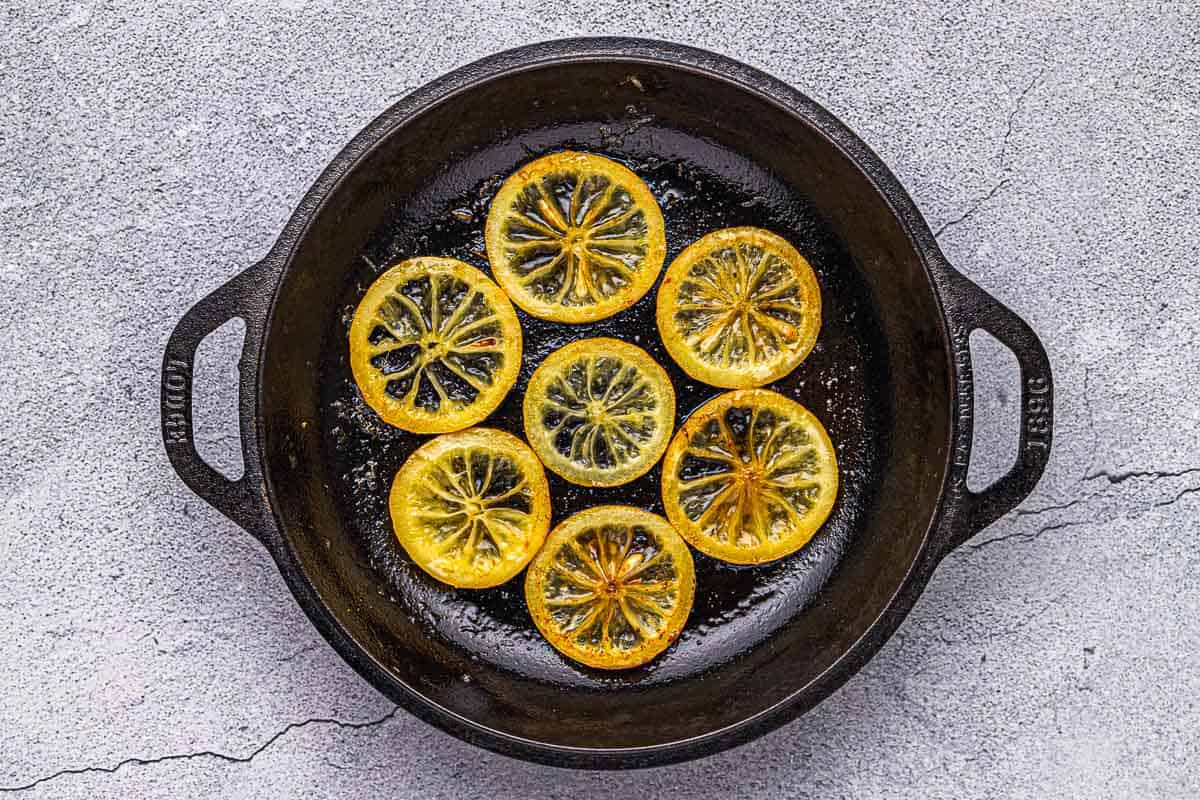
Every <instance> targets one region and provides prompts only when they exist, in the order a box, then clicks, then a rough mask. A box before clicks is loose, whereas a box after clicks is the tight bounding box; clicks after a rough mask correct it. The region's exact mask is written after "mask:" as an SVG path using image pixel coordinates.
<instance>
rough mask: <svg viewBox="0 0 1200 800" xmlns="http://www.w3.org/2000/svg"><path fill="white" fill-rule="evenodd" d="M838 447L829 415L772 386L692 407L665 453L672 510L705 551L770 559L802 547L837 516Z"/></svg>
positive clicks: (735, 558)
mask: <svg viewBox="0 0 1200 800" xmlns="http://www.w3.org/2000/svg"><path fill="white" fill-rule="evenodd" d="M837 489H838V467H837V457H836V454H835V453H834V450H833V444H832V443H831V442H830V441H829V435H828V434H827V433H826V432H825V428H824V427H823V426H822V425H821V423H820V421H819V420H818V419H817V418H816V417H814V416H813V415H812V413H810V412H809V411H808V409H806V408H805V407H804V406H802V405H800V404H799V403H797V402H795V401H794V400H789V399H788V398H786V397H784V396H783V395H781V394H778V393H776V392H772V391H770V390H768V389H742V390H739V391H736V392H727V393H726V394H723V395H720V396H719V397H716V398H714V399H712V400H710V401H708V402H707V403H705V404H704V405H702V406H700V408H698V409H696V411H695V412H693V413H692V415H691V417H689V418H688V421H687V422H686V423H684V425H683V427H682V428H680V429H679V433H677V434H676V435H675V438H674V439H672V440H671V445H670V447H668V448H667V454H666V456H665V457H664V459H663V480H662V495H663V505H664V507H665V508H666V511H667V518H668V519H670V520H671V524H672V525H674V526H675V529H676V530H678V531H679V533H680V534H682V535H683V538H685V539H687V540H688V542H689V543H690V544H691V545H692V546H693V547H695V548H696V549H697V550H699V551H701V552H702V553H707V554H708V555H710V556H712V557H713V558H719V559H721V560H723V561H729V562H731V563H734V564H761V563H764V562H767V561H774V560H775V559H777V558H782V557H783V556H786V555H788V554H790V553H794V552H795V551H797V550H799V549H800V548H801V547H803V546H804V545H805V544H807V543H808V541H809V540H810V539H812V537H813V534H815V533H816V532H817V529H818V528H820V527H821V525H822V524H823V523H824V522H825V520H826V518H828V517H829V512H830V510H832V508H833V502H834V499H835V498H836V497H837Z"/></svg>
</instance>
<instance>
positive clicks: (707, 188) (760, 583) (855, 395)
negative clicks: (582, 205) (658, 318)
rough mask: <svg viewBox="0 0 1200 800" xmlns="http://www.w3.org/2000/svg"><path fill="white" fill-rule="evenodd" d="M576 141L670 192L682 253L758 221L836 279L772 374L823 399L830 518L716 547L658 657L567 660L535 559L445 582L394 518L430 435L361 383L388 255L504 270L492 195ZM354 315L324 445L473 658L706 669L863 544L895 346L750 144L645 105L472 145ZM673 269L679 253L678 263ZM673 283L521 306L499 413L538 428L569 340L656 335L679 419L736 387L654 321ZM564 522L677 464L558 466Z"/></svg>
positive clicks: (815, 404)
mask: <svg viewBox="0 0 1200 800" xmlns="http://www.w3.org/2000/svg"><path fill="white" fill-rule="evenodd" d="M561 149H577V150H584V151H588V152H593V153H598V154H600V155H605V156H607V157H609V158H613V159H615V160H618V161H620V162H622V163H624V164H625V165H626V166H628V167H630V168H631V169H633V170H634V172H636V173H637V174H638V175H639V176H641V178H642V179H643V180H645V181H646V183H647V184H648V185H649V186H650V188H651V190H652V191H653V192H654V195H655V197H656V198H657V199H658V202H659V204H660V206H661V207H662V211H663V217H664V219H665V222H666V232H667V262H666V263H667V264H669V263H670V261H671V259H673V258H674V257H675V256H676V255H677V254H678V253H679V252H680V250H682V249H683V248H684V247H685V246H687V245H688V244H690V243H691V242H693V241H695V240H696V239H698V238H700V237H701V236H702V235H704V234H705V233H708V232H711V231H713V230H716V229H718V228H723V227H730V226H738V225H754V226H759V227H763V228H767V229H769V230H771V231H774V232H775V233H778V234H780V235H781V236H783V237H784V238H786V239H787V240H788V241H790V242H791V243H792V244H793V245H794V246H795V247H796V248H797V249H798V250H799V251H800V252H801V253H802V254H803V255H804V256H805V257H806V258H807V259H808V261H809V262H810V263H811V264H812V266H813V268H814V270H815V271H816V273H817V278H818V281H819V283H820V286H821V297H822V306H823V309H822V316H823V323H822V328H821V332H820V335H819V337H818V339H817V344H816V347H815V348H814V349H813V351H812V353H811V354H810V355H809V356H808V358H807V359H806V360H805V361H804V363H802V364H801V365H800V366H799V367H797V368H796V369H795V370H794V371H793V372H792V373H791V374H789V375H788V376H786V377H785V378H783V379H781V380H779V381H776V382H775V383H773V384H771V385H770V387H769V388H773V389H775V390H776V391H779V392H781V393H782V394H784V395H786V396H788V397H792V398H794V399H795V400H797V401H799V402H800V403H802V404H803V405H805V406H806V407H808V408H809V409H810V410H812V411H813V412H814V413H815V414H816V415H817V417H818V418H820V420H821V421H822V423H823V424H824V425H825V427H826V429H827V430H828V432H829V435H830V438H831V439H832V440H833V442H834V445H835V447H836V448H837V454H838V462H839V468H840V474H841V486H840V489H839V496H838V501H837V504H836V505H835V507H834V510H833V513H832V514H831V516H830V518H829V520H828V521H827V522H826V524H825V525H824V527H823V528H822V529H821V530H820V531H819V532H818V533H817V535H816V536H815V537H814V538H813V540H812V541H811V542H810V543H809V544H808V545H807V546H805V547H804V548H803V549H802V550H801V551H799V552H798V553H795V554H793V555H792V556H790V557H787V558H784V559H781V560H780V561H778V562H775V563H772V564H768V565H763V566H759V567H749V568H737V567H732V566H729V565H726V564H724V563H721V562H718V561H715V560H714V559H711V558H709V557H707V556H704V555H702V554H700V553H694V555H695V560H696V579H697V591H696V601H695V606H694V608H693V611H692V615H691V617H690V619H689V620H688V624H687V627H686V628H685V630H684V632H683V634H682V636H681V637H680V639H679V640H678V641H677V642H676V643H675V644H674V645H673V646H672V647H671V648H669V649H668V650H667V651H666V652H665V653H664V654H663V655H662V656H660V657H659V658H658V659H656V660H655V661H654V662H652V663H650V664H648V665H646V666H644V667H640V668H637V669H633V670H627V671H623V672H611V673H610V672H601V671H597V670H591V669H588V668H586V667H582V666H580V665H578V664H575V663H573V662H570V661H568V660H567V659H565V658H564V657H562V656H561V655H559V654H558V653H557V652H556V651H554V650H553V649H552V648H551V647H550V646H549V644H547V643H545V642H543V641H542V640H541V637H540V635H539V634H538V633H537V631H536V629H535V628H534V626H533V623H532V621H531V619H530V618H529V614H528V612H527V611H526V609H525V604H524V598H523V580H524V573H522V574H521V575H518V576H517V577H516V578H515V579H513V580H512V581H510V582H509V583H507V584H505V585H504V586H502V587H499V588H497V589H490V590H484V591H469V590H458V589H453V588H451V587H448V586H444V585H442V584H439V583H437V582H436V581H434V580H433V579H432V578H429V577H428V576H426V575H425V573H424V572H422V571H421V570H420V569H419V568H418V567H416V566H415V565H413V564H412V563H411V562H410V561H409V559H408V557H407V556H406V555H405V553H404V552H403V550H402V549H401V547H400V546H399V544H398V543H397V541H396V539H395V536H394V534H393V532H392V526H391V520H390V516H389V513H388V505H387V503H388V490H389V488H390V486H391V481H392V478H393V476H394V475H395V473H396V471H397V470H398V469H399V468H400V466H401V465H402V464H403V463H404V460H405V459H406V458H407V457H408V455H409V454H410V453H411V452H412V451H413V450H415V449H416V448H417V447H418V446H420V445H421V444H422V443H423V442H424V441H426V440H427V439H428V438H429V437H426V436H416V435H413V434H408V433H405V432H404V431H400V430H397V429H395V428H391V427H389V426H388V425H386V424H384V423H383V422H382V421H380V420H379V418H378V417H377V416H376V415H375V413H374V412H373V411H372V410H371V409H370V408H369V407H367V406H366V404H365V403H364V402H363V401H362V399H361V397H360V396H359V394H358V391H357V389H356V387H355V385H354V381H353V378H352V377H351V374H350V369H349V366H348V362H347V355H348V345H347V333H348V330H349V325H350V320H351V318H352V316H353V312H354V309H355V307H356V306H357V304H358V301H359V300H360V299H361V297H362V295H363V293H364V292H365V291H366V288H367V287H368V286H369V285H370V283H371V282H372V281H373V280H374V278H375V277H376V276H377V275H378V274H379V273H380V272H381V271H382V270H384V269H386V268H387V267H388V266H390V265H392V264H394V263H396V262H397V261H400V260H403V259H405V258H411V257H414V256H419V255H436V256H450V257H454V258H459V259H461V260H463V261H466V262H467V263H469V264H472V265H474V266H476V267H478V268H479V269H481V270H483V271H484V272H485V273H487V274H489V275H490V274H491V273H490V270H489V269H488V264H487V256H486V253H485V249H484V242H483V228H484V220H485V219H486V215H487V210H488V205H489V202H490V200H491V197H492V195H493V194H494V193H495V191H496V189H497V188H498V187H499V185H500V183H501V182H502V181H503V180H504V179H505V178H506V177H507V176H508V175H509V174H511V172H512V171H513V170H515V169H516V168H517V167H519V166H520V165H521V164H523V163H526V162H528V161H530V160H532V159H533V158H536V157H537V156H540V155H544V154H546V153H549V152H553V151H555V150H561ZM354 259H355V261H354V264H353V265H352V266H351V267H350V269H349V270H348V272H349V274H350V275H351V278H350V280H349V281H348V282H347V284H346V286H345V290H344V294H343V295H342V297H340V298H338V300H337V302H338V307H339V309H341V312H342V313H341V314H339V315H338V317H337V323H336V325H335V326H334V329H333V330H330V331H328V333H327V335H326V341H325V346H324V351H323V354H322V362H321V363H322V365H321V377H322V392H323V398H322V400H323V408H325V409H327V411H326V413H325V414H324V415H323V418H322V425H323V430H322V435H323V446H324V450H325V458H326V459H327V460H328V462H329V463H330V464H331V465H333V468H332V470H331V473H332V474H334V475H336V476H338V483H337V485H336V486H335V487H333V488H334V490H335V495H336V497H337V501H338V503H339V507H340V509H339V510H340V512H341V513H342V515H343V516H344V517H345V519H346V521H347V524H348V525H349V526H351V528H352V530H353V531H354V532H355V534H356V535H357V536H359V537H361V540H362V541H363V542H365V543H366V550H367V552H369V554H370V558H371V565H370V566H371V568H372V569H373V570H374V571H375V572H376V573H377V574H379V575H380V576H382V579H383V581H384V582H385V584H386V586H387V587H388V588H387V591H388V592H389V596H390V597H393V598H394V599H395V605H396V609H397V613H403V614H408V615H410V616H411V617H412V618H414V619H416V620H419V621H420V622H421V623H422V624H423V625H425V626H426V627H427V630H428V634H429V635H430V636H437V637H444V638H445V639H447V640H449V641H451V642H453V643H454V644H455V645H456V646H457V647H460V648H461V649H462V650H463V651H464V652H465V653H466V654H467V656H468V657H469V658H470V659H472V660H487V661H489V662H491V663H493V664H494V665H495V666H497V667H498V668H500V669H504V670H509V671H512V672H515V673H519V674H521V675H524V676H527V677H532V678H535V679H539V680H544V681H549V682H559V683H566V684H570V685H574V686H584V687H587V686H592V687H595V688H597V689H600V688H604V687H612V686H613V685H624V684H629V685H645V684H646V683H648V682H649V683H655V682H662V681H674V680H679V679H682V678H686V677H690V676H695V675H698V674H701V673H703V672H705V671H707V670H709V669H711V668H712V667H714V666H716V665H718V664H720V663H723V662H725V661H727V660H729V659H731V658H733V657H735V656H736V655H737V654H738V653H740V652H742V651H744V650H746V649H748V648H753V647H757V646H760V645H762V644H763V643H764V642H765V641H767V640H768V639H769V638H770V637H771V636H772V635H773V634H774V633H775V632H776V631H777V630H778V629H779V628H781V627H782V626H786V625H788V624H789V622H790V621H791V620H793V619H794V618H796V617H797V615H800V614H803V613H804V609H805V608H806V607H807V606H808V605H810V604H811V603H813V602H819V601H820V589H821V586H822V585H823V584H824V583H825V581H826V580H827V579H828V578H829V576H830V575H831V574H832V572H833V570H835V569H836V568H837V564H838V562H839V560H840V559H841V557H842V555H843V553H844V552H845V550H846V549H847V547H849V546H852V542H853V536H854V531H855V530H856V529H857V527H858V525H859V523H860V520H861V518H862V516H863V513H864V511H865V509H867V508H869V507H870V505H871V504H872V502H873V501H874V498H873V497H872V496H871V491H872V488H871V487H873V486H875V485H877V481H876V476H877V472H878V470H879V468H880V461H881V456H882V454H883V453H884V452H885V448H886V447H887V443H886V442H885V441H881V440H880V438H879V435H878V431H879V430H881V427H882V426H881V425H879V424H878V420H879V418H880V416H881V415H882V414H883V413H884V411H885V409H886V405H885V404H886V403H887V390H886V387H887V363H886V353H885V350H884V346H883V340H882V336H881V334H880V332H879V328H878V325H877V322H876V314H875V311H874V308H873V305H872V302H871V299H870V297H869V295H868V293H867V291H866V289H865V287H864V285H863V283H862V282H861V280H860V278H859V276H858V273H857V271H856V269H855V267H854V265H853V264H852V263H851V262H850V260H849V258H848V257H847V256H846V254H845V252H844V250H843V248H842V247H841V246H840V244H839V243H838V242H837V241H836V239H835V238H834V237H833V236H832V235H831V234H830V232H829V230H828V228H827V227H826V225H825V224H824V223H823V221H822V220H821V219H820V218H819V217H818V216H817V215H816V213H815V212H814V211H813V209H812V207H811V206H810V205H809V204H808V203H806V202H805V201H804V199H803V198H802V197H799V196H798V195H797V194H796V193H795V192H794V191H793V190H792V189H791V188H790V187H788V186H787V185H785V184H783V183H782V182H780V181H779V180H777V179H776V178H775V177H774V176H772V175H771V174H769V173H767V172H766V171H764V170H762V169H760V168H759V167H757V166H756V165H755V164H754V163H752V162H750V161H748V160H747V159H745V158H744V157H742V156H740V155H739V154H737V153H735V152H732V151H730V150H728V149H724V148H722V147H720V146H718V145H716V144H714V143H712V142H710V141H708V140H705V139H702V138H699V137H696V136H693V135H690V134H687V133H682V132H679V131H677V130H673V129H669V128H663V127H658V126H656V125H655V124H654V122H653V120H651V119H648V118H645V117H637V118H636V119H634V120H633V121H632V123H631V124H628V125H626V126H625V127H620V126H617V127H615V128H614V127H613V126H597V125H585V124H579V125H574V126H562V127H554V128H545V129H538V130H533V131H526V132H524V133H522V134H521V135H519V136H517V135H511V136H506V137H503V138H502V139H501V140H500V141H498V142H497V143H496V144H495V145H494V146H492V147H488V148H484V149H483V150H481V151H478V152H475V153H472V154H469V155H467V156H465V157H464V158H462V159H461V160H459V161H457V162H456V163H455V164H454V165H453V166H451V167H448V168H447V169H446V170H445V171H444V172H443V173H442V174H441V175H440V176H439V177H438V178H437V179H436V180H434V181H432V182H431V183H430V184H428V185H427V186H426V187H425V188H424V189H423V190H422V191H421V192H420V193H418V194H417V195H413V196H410V197H406V198H399V199H398V200H397V203H396V205H395V206H394V208H393V210H392V213H391V214H390V216H389V218H388V221H387V222H386V223H385V224H384V225H383V226H381V227H380V228H379V229H378V230H377V231H376V233H375V235H374V236H373V238H372V240H371V241H370V243H369V244H368V246H367V248H366V249H365V250H364V252H362V253H359V254H356V255H355V256H354ZM664 271H665V264H664ZM656 293H657V285H656V286H655V288H654V289H651V291H650V292H648V293H647V294H646V296H645V297H643V298H642V299H641V301H639V302H638V303H637V304H635V305H634V306H632V307H631V308H629V309H626V310H625V311H622V312H621V313H619V314H616V315H615V316H613V317H610V318H608V319H605V320H601V321H598V322H594V323H587V324H583V325H563V324H559V323H552V322H547V321H544V320H540V319H537V318H534V317H531V316H529V315H528V314H526V313H524V312H523V311H521V310H520V309H517V314H518V316H519V317H520V321H521V325H522V328H523V331H524V339H525V351H524V355H523V359H522V366H521V372H520V375H519V377H518V379H517V383H516V386H515V387H514V388H513V390H512V391H511V392H510V393H509V395H508V397H507V398H506V399H505V401H504V403H503V404H502V405H501V406H500V408H499V409H497V411H496V412H495V413H494V414H492V415H491V416H490V417H489V418H488V419H487V420H486V421H485V422H483V423H482V424H483V425H487V426H490V427H495V428H500V429H503V430H507V431H509V432H511V433H513V434H515V435H517V436H519V437H521V438H522V439H523V438H524V430H523V426H522V421H521V419H522V418H521V403H522V400H523V394H522V387H523V386H525V385H526V384H527V383H528V381H529V378H530V376H531V375H532V373H533V370H534V369H535V368H536V367H537V365H538V364H540V363H541V362H542V361H543V360H544V359H545V357H546V356H547V355H549V354H550V353H551V352H553V351H554V350H556V349H557V348H559V347H561V346H562V345H564V344H567V343H568V342H571V341H575V340H577V339H583V338H590V337H595V336H609V337H613V338H617V339H623V340H625V341H628V342H631V343H633V344H636V345H638V346H640V347H642V348H643V349H645V350H646V351H647V352H648V353H649V354H650V355H651V356H652V357H653V358H654V359H655V360H656V361H658V363H660V364H661V365H662V366H663V367H664V368H665V369H666V370H667V373H668V374H669V376H670V378H671V380H672V382H673V384H674V387H675V392H676V396H677V408H678V411H677V419H676V424H677V425H678V424H680V423H682V421H683V420H684V419H685V418H686V417H687V415H688V414H689V413H691V411H693V410H694V409H695V408H696V407H698V406H699V405H701V404H702V403H704V402H705V401H707V400H709V399H711V398H712V397H715V396H716V395H718V394H720V393H721V392H722V391H723V390H721V389H717V388H714V387H711V386H707V385H705V384H701V383H698V382H696V381H694V380H692V379H691V378H689V377H688V376H687V375H686V374H685V373H683V372H682V371H681V370H680V369H679V368H678V367H677V366H676V365H675V363H674V361H672V360H671V358H670V356H668V355H667V353H666V351H665V349H664V348H663V346H662V344H661V342H660V341H659V338H658V332H657V328H656V326H655V322H654V307H655V296H656ZM547 477H548V479H549V481H550V491H551V496H552V504H553V510H554V520H553V522H554V524H557V523H558V522H561V521H562V520H563V519H565V518H566V517H568V516H570V515H571V514H573V513H575V512H578V511H581V510H583V509H585V508H590V507H592V506H596V505H604V504H610V503H619V504H627V505H632V506H636V507H639V508H644V509H647V510H650V511H653V512H655V513H658V514H662V513H663V508H662V499H661V495H660V478H661V473H660V468H659V467H658V466H656V467H654V468H653V469H652V470H650V471H649V472H648V473H647V474H646V475H644V476H642V477H641V478H639V479H637V480H635V481H633V482H632V483H629V484H626V485H624V486H618V487H613V488H586V487H581V486H576V485H574V484H571V483H568V482H566V481H564V480H563V479H561V478H559V477H558V476H557V475H555V474H553V473H551V472H547Z"/></svg>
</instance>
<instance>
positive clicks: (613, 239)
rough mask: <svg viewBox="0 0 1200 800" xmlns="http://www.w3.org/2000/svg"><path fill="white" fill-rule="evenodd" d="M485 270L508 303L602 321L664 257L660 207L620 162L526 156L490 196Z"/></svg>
mask: <svg viewBox="0 0 1200 800" xmlns="http://www.w3.org/2000/svg"><path fill="white" fill-rule="evenodd" d="M485 240H486V243H487V253H488V260H489V261H490V262H491V265H492V274H494V275H495V276H496V280H497V281H499V282H500V285H501V286H503V287H504V291H506V292H508V296H509V297H511V298H512V301H513V302H514V303H516V304H517V305H518V306H520V307H521V308H523V309H525V310H526V311H528V312H529V313H530V314H532V315H534V316H535V317H541V318H542V319H548V320H554V321H556V322H590V321H592V320H597V319H603V318H604V317H608V316H611V315H613V314H615V313H617V312H618V311H620V310H622V309H625V308H628V307H629V306H631V305H633V304H634V303H636V302H637V301H638V300H639V299H640V298H641V297H642V295H644V294H645V293H646V292H647V291H649V290H650V287H651V286H653V285H654V281H655V280H656V279H657V278H658V274H659V272H660V271H661V270H662V265H663V259H664V258H665V257H666V252H667V247H666V235H665V232H664V227H663V217H662V211H661V210H660V209H659V207H658V202H657V201H656V200H655V199H654V195H653V194H651V192H650V188H649V187H648V186H646V184H645V183H644V182H643V181H642V179H641V178H639V177H638V176H637V175H635V174H634V173H633V172H632V171H631V170H629V169H628V168H626V167H624V166H622V165H620V164H618V163H617V162H615V161H611V160H609V159H607V158H603V157H601V156H595V155H591V154H588V153H574V152H569V151H568V152H561V153H553V154H551V155H548V156H544V157H542V158H539V159H538V160H536V161H534V162H532V163H530V164H526V165H525V166H523V167H521V168H520V169H519V170H517V171H516V172H515V173H514V174H512V175H511V176H509V178H508V180H506V181H505V182H504V184H503V185H502V186H501V187H500V191H499V192H497V193H496V197H495V199H493V200H492V206H491V209H490V210H489V211H488V217H487V224H486V229H485Z"/></svg>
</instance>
